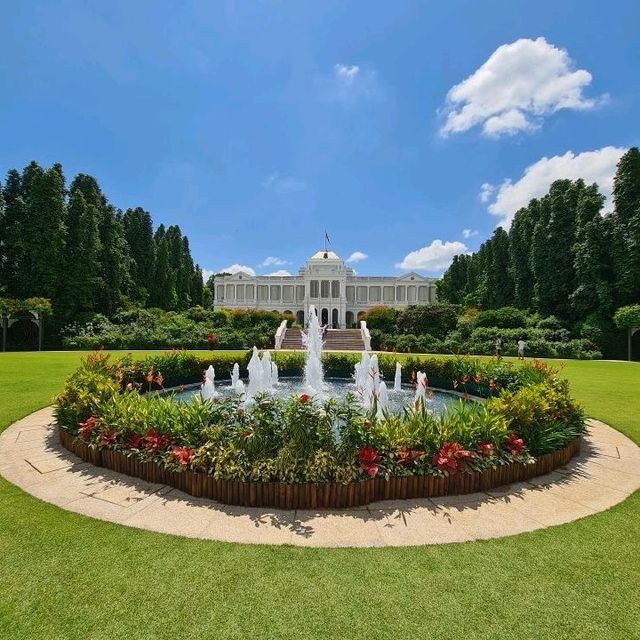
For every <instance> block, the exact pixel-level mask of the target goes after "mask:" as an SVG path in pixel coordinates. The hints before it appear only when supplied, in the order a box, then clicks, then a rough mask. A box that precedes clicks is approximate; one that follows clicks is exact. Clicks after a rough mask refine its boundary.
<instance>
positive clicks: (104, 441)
mask: <svg viewBox="0 0 640 640" xmlns="http://www.w3.org/2000/svg"><path fill="white" fill-rule="evenodd" d="M117 439H118V434H117V433H116V432H115V431H112V430H111V429H107V430H106V431H103V432H102V434H101V436H100V446H101V447H110V446H112V445H114V444H115V443H116V440H117Z"/></svg>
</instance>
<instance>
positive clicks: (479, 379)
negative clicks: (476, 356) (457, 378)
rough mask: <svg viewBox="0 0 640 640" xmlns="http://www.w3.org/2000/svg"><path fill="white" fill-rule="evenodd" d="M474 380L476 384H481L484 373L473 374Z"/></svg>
mask: <svg viewBox="0 0 640 640" xmlns="http://www.w3.org/2000/svg"><path fill="white" fill-rule="evenodd" d="M473 381H474V382H475V383H476V384H480V383H481V382H482V374H481V373H480V372H478V373H476V374H475V375H474V376H473Z"/></svg>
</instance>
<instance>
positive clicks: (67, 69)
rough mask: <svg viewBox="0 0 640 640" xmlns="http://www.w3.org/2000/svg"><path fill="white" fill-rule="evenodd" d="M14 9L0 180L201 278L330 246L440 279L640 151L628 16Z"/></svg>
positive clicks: (273, 267) (372, 268) (4, 44)
mask: <svg viewBox="0 0 640 640" xmlns="http://www.w3.org/2000/svg"><path fill="white" fill-rule="evenodd" d="M2 4H3V6H2V8H1V10H0V15H2V19H1V20H0V140H1V141H2V142H1V144H0V171H1V172H2V174H3V175H4V173H5V172H6V170H7V169H9V168H11V167H22V166H24V165H25V164H27V163H28V162H29V161H30V160H32V159H35V160H37V161H39V162H40V163H43V164H47V165H48V164H51V163H53V162H55V161H58V162H61V163H62V164H63V166H64V168H65V170H66V172H67V175H68V176H69V177H71V176H72V175H73V174H75V173H77V172H80V171H82V172H85V173H91V174H93V175H95V176H96V177H97V179H98V180H99V182H100V184H101V185H102V187H103V189H104V191H105V193H106V194H107V196H108V197H109V199H110V200H111V201H112V202H113V203H114V204H115V205H116V206H119V207H122V208H126V207H129V206H143V207H145V208H146V209H148V210H149V211H151V213H152V214H153V217H154V222H155V223H156V224H158V223H160V222H164V223H165V224H171V223H177V224H179V225H180V226H181V228H182V230H183V232H185V233H186V234H187V235H188V236H189V238H190V241H191V247H192V252H193V254H194V258H195V259H196V260H197V261H198V262H199V263H200V264H201V265H202V266H203V267H204V268H205V269H207V270H212V271H215V270H218V269H222V268H225V267H228V266H230V265H234V264H239V265H246V266H248V267H250V268H252V269H254V270H255V271H256V272H257V273H272V272H275V271H278V270H288V271H291V272H295V271H296V270H297V269H298V267H299V266H300V265H301V264H302V263H303V262H304V260H305V259H306V257H308V256H309V255H310V254H312V253H313V252H315V251H316V250H317V249H318V248H319V247H320V246H321V245H322V241H323V235H324V229H325V228H326V229H327V231H328V233H329V235H330V237H331V240H332V244H333V248H334V250H335V251H336V252H337V253H338V254H339V255H341V256H342V257H343V258H348V257H349V256H351V255H352V254H354V253H356V252H358V253H356V256H355V258H356V259H355V260H354V261H353V263H352V264H353V266H354V267H355V268H356V270H357V271H358V272H359V273H362V274H385V275H386V274H394V273H400V272H402V271H405V270H408V269H416V270H418V271H420V272H422V273H425V274H428V275H437V274H439V273H441V272H442V269H443V268H444V267H445V266H446V264H447V262H448V261H449V260H450V258H451V256H452V255H453V253H456V252H460V251H467V250H474V249H476V248H477V247H478V246H479V244H480V243H481V242H482V241H483V240H484V239H486V238H487V237H488V236H489V235H490V234H491V232H492V230H493V228H494V227H495V226H496V224H498V223H500V222H501V221H502V222H503V223H504V224H505V225H508V224H509V218H510V216H511V215H512V214H513V212H514V211H515V209H516V208H517V207H518V206H521V205H522V204H525V203H526V201H527V200H528V199H529V198H530V197H532V196H534V195H538V194H540V193H541V192H544V190H545V189H546V187H548V184H549V183H550V181H551V180H553V179H554V178H558V177H578V176H579V175H584V176H585V177H586V178H587V179H589V180H597V181H598V182H599V183H602V184H603V187H604V190H605V191H606V190H607V189H610V181H611V177H612V174H613V171H614V169H615V163H616V161H617V159H618V158H619V156H620V154H621V153H622V152H623V151H624V149H626V148H628V147H629V146H632V145H638V144H640V130H639V126H638V122H639V121H638V113H640V46H639V45H640V39H639V37H638V26H639V25H640V5H639V4H638V3H637V2H635V1H632V0H628V1H615V0H613V1H609V2H606V3H603V2H593V1H590V2H562V1H557V0H556V1H554V2H546V1H539V2H535V3H532V2H506V1H504V2H452V1H448V2H437V3H436V2H411V1H405V0H397V1H396V2H372V1H371V0H369V1H366V2H364V1H363V2H356V1H353V2H345V1H344V0H343V1H334V0H323V1H322V2H315V1H314V2H310V1H302V0H298V1H293V0H261V1H260V0H255V1H249V0H246V1H242V2H241V1H237V2H230V1H229V2H213V1H211V2H181V3H175V2H164V1H159V0H154V1H153V2H151V1H149V2H120V1H114V0H111V1H110V2H83V3H81V2H77V1H75V2H64V1H62V2H56V3H52V2H35V1H32V2H24V3H16V2H14V3H9V2H3V3H2ZM607 185H608V186H607ZM465 230H466V231H465ZM359 254H362V255H366V256H368V257H366V258H362V256H361V255H359ZM268 258H271V260H268ZM357 258H361V259H359V260H358V259H357Z"/></svg>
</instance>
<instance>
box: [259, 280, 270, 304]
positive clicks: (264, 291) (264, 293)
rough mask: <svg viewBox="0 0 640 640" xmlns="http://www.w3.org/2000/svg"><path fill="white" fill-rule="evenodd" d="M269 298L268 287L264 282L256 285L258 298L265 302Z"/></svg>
mask: <svg viewBox="0 0 640 640" xmlns="http://www.w3.org/2000/svg"><path fill="white" fill-rule="evenodd" d="M268 299H269V287H268V286H267V285H266V284H259V285H258V300H259V301H260V302H266V301H267V300H268Z"/></svg>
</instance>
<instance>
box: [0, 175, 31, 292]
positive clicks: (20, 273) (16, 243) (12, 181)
mask: <svg viewBox="0 0 640 640" xmlns="http://www.w3.org/2000/svg"><path fill="white" fill-rule="evenodd" d="M25 221H26V205H25V202H24V197H23V192H22V178H21V177H20V174H19V173H18V172H17V171H16V170H15V169H11V170H10V171H9V172H8V173H7V180H6V182H5V187H4V220H3V227H4V228H3V237H4V250H3V258H2V263H1V264H0V269H1V271H0V281H1V282H2V283H3V284H4V286H5V287H6V290H7V293H8V295H10V296H12V297H16V298H21V297H24V294H25V286H26V279H27V274H26V273H25V263H24V229H23V227H24V224H25Z"/></svg>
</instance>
